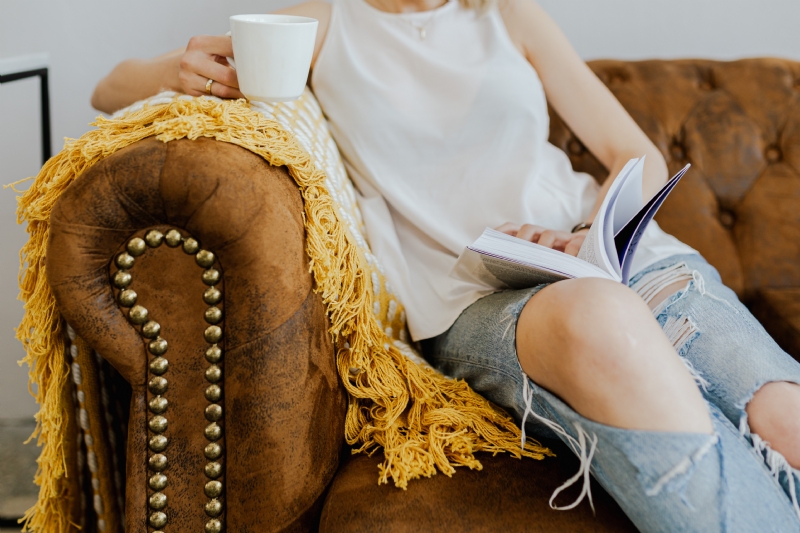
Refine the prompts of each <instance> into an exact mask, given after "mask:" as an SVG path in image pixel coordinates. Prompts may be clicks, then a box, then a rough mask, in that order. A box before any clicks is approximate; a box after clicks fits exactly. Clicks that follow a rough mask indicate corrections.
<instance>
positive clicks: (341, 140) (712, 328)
mask: <svg viewBox="0 0 800 533" xmlns="http://www.w3.org/2000/svg"><path fill="white" fill-rule="evenodd" d="M282 12H283V13H287V14H295V15H304V16H309V17H313V18H316V19H318V20H319V21H320V24H319V30H318V35H317V43H316V49H315V53H314V58H313V62H312V69H313V71H312V76H311V79H310V83H311V86H312V88H313V90H314V92H315V94H316V96H317V98H318V100H319V102H320V104H321V106H322V108H323V110H324V111H325V113H326V115H327V117H328V118H329V121H330V125H331V128H332V131H333V135H334V137H335V139H336V141H337V143H338V145H339V148H340V149H341V151H342V154H343V156H344V159H345V161H346V164H347V167H348V171H349V173H350V176H351V177H352V179H353V180H354V181H355V183H356V185H357V186H358V189H359V191H360V193H361V198H360V205H361V207H362V210H363V213H364V217H365V221H366V225H367V231H368V235H369V239H370V244H371V246H372V249H373V251H374V253H375V254H376V255H377V256H378V257H380V258H381V259H382V260H383V263H384V265H385V266H386V268H387V272H386V275H387V278H388V279H389V281H390V282H391V283H392V284H393V285H394V286H395V288H396V290H397V292H398V293H399V296H400V297H401V300H402V301H403V303H404V305H405V307H406V309H407V317H408V324H409V329H410V332H411V334H412V337H413V338H414V340H417V341H423V346H424V347H425V350H426V355H427V356H428V358H429V360H430V361H431V362H432V363H433V364H434V365H436V366H437V367H439V368H440V369H441V370H442V371H444V372H445V373H446V374H448V375H451V376H455V377H462V378H464V379H467V380H468V381H469V382H470V384H471V385H472V386H473V388H475V389H476V390H477V391H479V392H481V393H482V394H483V395H484V396H486V397H487V398H488V399H490V400H492V401H493V402H495V403H497V404H499V405H501V406H503V407H504V408H506V409H507V410H508V411H509V412H511V413H512V414H513V415H515V416H516V418H517V421H518V422H520V423H521V424H522V425H523V427H526V428H527V429H528V431H529V432H531V431H532V432H536V433H537V434H538V435H539V436H543V437H547V436H551V437H552V436H554V435H558V436H559V437H560V438H562V439H563V440H565V441H566V442H567V443H569V444H571V445H572V447H573V450H574V451H575V452H576V453H577V454H578V455H579V456H580V458H581V464H582V466H581V472H579V475H576V477H575V478H574V479H576V480H577V479H578V478H582V482H584V491H583V493H582V495H583V494H585V493H586V492H587V490H588V475H589V470H590V467H591V471H592V473H593V474H594V475H595V476H596V477H597V479H598V480H599V481H600V483H601V484H602V485H603V486H604V487H605V488H606V489H607V490H608V491H609V492H610V493H611V494H612V495H613V496H614V497H615V499H616V500H617V501H618V502H619V503H620V505H621V506H622V508H623V509H624V510H625V512H626V513H627V514H628V515H629V516H630V517H631V519H632V520H633V521H634V523H635V524H636V525H637V526H638V527H639V528H640V529H642V530H648V531H717V530H726V531H755V530H763V529H765V528H767V529H768V528H774V530H775V531H800V506H798V503H797V499H798V491H800V475H799V472H798V470H797V469H798V468H800V365H798V364H797V363H796V362H795V361H794V360H793V359H792V358H791V357H789V356H788V355H787V354H786V353H784V352H783V351H782V350H780V348H778V346H777V345H776V344H775V343H774V342H773V341H772V339H770V338H769V336H768V335H767V334H766V332H765V331H764V330H763V329H762V328H761V326H760V325H759V324H758V322H757V321H756V320H755V319H754V318H753V317H752V316H751V315H750V314H749V312H748V311H747V310H746V308H745V307H744V306H742V305H741V304H740V303H739V302H738V300H737V299H736V296H735V295H734V294H733V292H732V291H730V290H729V289H728V288H726V287H725V286H724V285H722V283H721V282H720V279H719V275H718V274H717V272H716V271H715V270H714V269H713V267H711V266H710V265H708V264H707V263H706V262H705V261H704V260H703V259H702V257H700V256H699V254H697V252H696V251H694V250H692V249H691V248H689V247H688V246H686V245H684V244H682V243H680V242H679V241H677V240H676V239H674V238H673V237H671V236H669V235H667V234H665V233H663V232H662V231H661V230H660V229H659V228H658V227H657V225H655V224H654V225H653V226H652V227H651V228H650V229H648V232H647V234H646V237H645V239H644V240H643V241H642V244H641V245H640V249H639V251H638V253H637V260H636V263H635V264H634V267H633V269H632V272H634V273H635V274H633V275H632V279H631V283H630V287H631V288H632V289H633V290H631V288H627V287H624V286H622V285H621V284H617V283H612V282H608V281H603V280H598V279H578V280H569V281H562V282H559V283H555V284H551V285H547V286H539V287H534V288H531V289H527V290H521V291H505V292H498V293H493V294H490V291H486V290H485V289H484V288H482V287H477V286H474V285H470V284H469V283H465V282H461V281H456V280H453V279H450V278H449V277H448V276H447V274H448V272H449V270H450V268H451V267H452V265H453V263H454V262H455V258H456V256H457V255H458V253H459V252H460V251H461V250H462V249H463V247H464V245H465V244H468V243H470V242H471V241H472V240H474V239H475V237H477V236H478V235H479V234H480V233H481V231H482V230H483V228H484V227H485V226H496V227H499V228H500V229H501V230H502V231H504V232H506V233H509V234H511V235H516V236H517V237H519V238H522V239H526V240H529V241H532V242H537V243H539V244H541V245H544V246H549V247H552V248H555V249H557V250H561V251H564V252H566V253H570V254H573V255H574V254H576V253H577V250H578V248H579V247H580V245H581V243H582V242H583V239H584V238H585V235H586V228H585V226H586V224H587V223H588V222H589V221H591V220H592V219H593V217H594V214H595V213H596V212H597V210H598V208H599V205H600V203H601V202H602V199H603V197H604V195H605V193H606V192H607V190H608V187H609V186H610V183H611V180H607V181H606V184H605V185H604V187H602V188H599V189H598V187H597V186H596V185H595V183H594V181H593V180H592V179H591V178H590V177H588V176H586V175H584V174H579V173H575V172H573V171H572V169H571V167H570V164H569V161H568V159H567V158H566V156H565V155H564V154H563V153H562V152H560V151H559V150H558V149H556V148H555V147H553V146H552V145H550V144H548V142H547V138H548V130H549V127H548V117H547V105H546V100H545V94H546V95H547V101H549V102H550V103H551V104H552V106H553V107H554V108H555V109H556V110H557V111H558V113H559V114H560V115H561V116H562V117H563V118H564V120H565V121H566V122H567V124H568V125H569V126H570V128H571V129H572V130H573V131H574V132H575V133H576V134H577V135H578V136H579V137H580V139H581V140H582V141H583V143H584V144H585V145H586V146H587V147H588V148H589V150H591V152H592V153H593V154H594V155H595V156H596V157H597V158H598V159H599V160H600V161H601V162H602V163H603V164H604V165H605V166H606V168H608V169H609V170H610V174H611V175H612V176H614V175H616V174H617V173H618V171H619V170H620V169H621V168H622V166H623V165H624V164H625V163H626V162H627V161H628V160H629V159H630V158H632V157H639V156H641V155H643V154H644V155H646V156H647V158H646V165H645V171H644V195H645V196H646V197H648V198H649V197H650V196H651V195H652V194H653V193H654V192H655V191H656V190H658V189H659V188H660V186H661V185H662V184H663V183H664V182H665V180H666V178H667V167H666V163H665V161H664V159H663V157H662V156H661V154H660V153H659V151H658V149H657V148H656V147H655V146H654V145H653V144H652V143H651V142H650V140H649V139H648V138H647V137H646V136H645V134H644V133H643V132H642V131H641V130H640V129H639V128H638V127H637V125H636V124H635V122H634V121H633V120H632V119H631V118H630V116H628V114H627V113H626V112H625V111H624V109H623V108H622V106H621V105H620V104H619V103H618V102H617V101H616V100H615V99H614V97H613V96H612V95H611V93H610V92H609V91H608V90H607V89H606V88H605V87H604V86H603V84H602V83H600V81H599V80H598V79H597V78H596V77H595V76H594V75H593V74H592V73H591V71H590V70H589V69H588V67H587V66H586V65H585V64H584V63H583V62H582V61H581V60H580V59H579V57H578V56H577V54H576V53H575V52H574V50H573V49H572V48H571V46H570V45H569V43H568V42H567V40H566V39H565V37H564V36H563V34H562V33H561V32H560V31H559V30H558V28H557V27H556V26H555V24H554V23H553V22H552V21H551V19H550V18H549V17H548V16H547V15H546V13H545V12H544V11H543V10H542V9H541V8H540V7H539V6H538V5H537V4H536V3H535V1H534V0H501V2H500V3H499V4H494V3H492V2H491V0H461V3H458V2H457V1H455V0H449V1H448V2H446V3H442V0H334V3H333V5H332V6H331V5H330V4H327V3H321V2H310V3H305V4H301V5H298V6H295V7H292V8H290V9H286V10H284V11H282ZM232 55H233V51H232V47H231V41H230V39H229V38H227V37H209V36H202V37H194V38H192V39H191V40H190V41H189V45H188V46H187V47H186V49H184V50H179V51H176V52H173V53H171V54H167V55H165V56H162V57H159V58H156V59H153V60H146V61H143V60H130V61H126V62H124V63H122V64H120V65H119V66H118V67H117V68H116V69H114V71H113V72H112V73H111V74H110V75H109V76H108V77H107V78H106V79H104V80H103V81H101V82H100V84H99V85H98V87H97V89H96V91H95V94H94V97H93V100H92V102H93V105H94V106H95V107H97V108H98V109H101V110H103V111H108V112H110V111H114V110H116V109H118V108H120V107H123V106H125V105H128V104H130V103H132V102H134V101H136V100H138V99H141V98H144V97H147V96H150V95H152V94H155V93H156V92H158V91H159V90H160V89H163V88H168V89H173V90H179V91H183V92H185V93H188V94H190V95H201V94H206V93H211V94H213V95H215V96H219V97H223V98H239V97H241V96H242V95H241V93H240V92H239V90H238V85H237V80H236V73H235V71H234V70H232V69H231V68H229V67H228V66H227V62H226V61H225V60H224V57H225V56H232ZM509 220H511V221H512V222H507V221H509ZM571 229H572V231H571ZM654 317H655V319H654ZM676 351H677V354H676ZM776 479H777V480H778V482H776ZM781 489H783V490H781ZM556 495H557V494H554V497H555V496H556ZM578 501H580V500H578ZM578 501H576V502H574V503H573V504H571V505H569V506H566V507H565V508H571V507H573V506H575V505H577V504H578Z"/></svg>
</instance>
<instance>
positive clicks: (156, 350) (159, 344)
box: [147, 337, 168, 355]
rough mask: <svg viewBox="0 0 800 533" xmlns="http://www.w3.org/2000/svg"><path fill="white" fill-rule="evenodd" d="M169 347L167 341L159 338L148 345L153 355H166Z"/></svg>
mask: <svg viewBox="0 0 800 533" xmlns="http://www.w3.org/2000/svg"><path fill="white" fill-rule="evenodd" d="M167 346H168V344H167V341H165V340H164V339H162V338H161V337H159V338H157V339H154V340H152V341H150V343H149V344H148V345H147V349H148V350H149V351H150V353H151V354H153V355H164V354H165V353H166V352H167Z"/></svg>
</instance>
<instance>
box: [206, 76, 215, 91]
mask: <svg viewBox="0 0 800 533" xmlns="http://www.w3.org/2000/svg"><path fill="white" fill-rule="evenodd" d="M212 83H214V80H212V79H211V78H208V81H207V82H206V93H208V94H211V84H212Z"/></svg>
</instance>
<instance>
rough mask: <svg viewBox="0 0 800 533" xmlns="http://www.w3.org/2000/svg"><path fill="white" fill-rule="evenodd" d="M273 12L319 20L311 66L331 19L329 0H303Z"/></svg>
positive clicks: (315, 59) (320, 47)
mask: <svg viewBox="0 0 800 533" xmlns="http://www.w3.org/2000/svg"><path fill="white" fill-rule="evenodd" d="M275 13H280V14H282V15H295V16H298V17H309V18H312V19H317V20H318V21H319V26H317V42H316V44H315V45H314V58H313V59H312V60H311V65H312V67H313V65H314V63H316V61H317V56H318V55H319V51H320V50H321V49H322V44H323V43H324V42H325V36H326V35H327V34H328V26H329V24H330V21H331V4H330V2H320V1H312V2H303V3H302V4H297V5H294V6H290V7H287V8H284V9H281V10H279V11H276V12H275Z"/></svg>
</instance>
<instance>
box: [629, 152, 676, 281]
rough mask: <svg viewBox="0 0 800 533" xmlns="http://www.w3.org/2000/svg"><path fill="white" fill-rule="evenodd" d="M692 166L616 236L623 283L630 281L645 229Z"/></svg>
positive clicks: (655, 197) (669, 183) (674, 179)
mask: <svg viewBox="0 0 800 533" xmlns="http://www.w3.org/2000/svg"><path fill="white" fill-rule="evenodd" d="M690 166H691V165H686V166H685V167H683V168H682V169H681V170H680V171H679V172H678V173H677V174H675V175H674V176H673V177H672V178H670V180H669V181H668V182H667V183H666V184H665V185H664V186H663V187H662V188H661V190H660V191H658V193H656V195H655V196H653V197H652V198H651V199H650V201H649V202H647V204H645V206H644V207H643V208H642V209H641V210H639V211H638V212H637V213H636V214H635V215H634V216H633V218H631V219H630V220H629V221H628V222H627V224H625V226H624V227H623V228H622V229H621V230H620V231H619V233H617V234H616V235H615V236H614V244H615V246H616V249H617V253H618V254H619V257H620V263H621V265H622V281H623V283H627V281H628V275H629V274H630V266H631V262H632V261H633V255H634V253H636V247H637V246H638V244H639V241H640V240H641V238H642V235H643V234H644V231H645V229H647V225H648V224H649V223H650V221H651V220H653V217H654V216H655V215H656V212H657V211H658V209H659V207H661V204H663V203H664V200H666V199H667V196H669V193H671V192H672V189H673V188H674V187H675V185H677V184H678V181H680V179H681V178H682V177H683V176H684V174H686V171H687V170H689V167H690Z"/></svg>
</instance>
